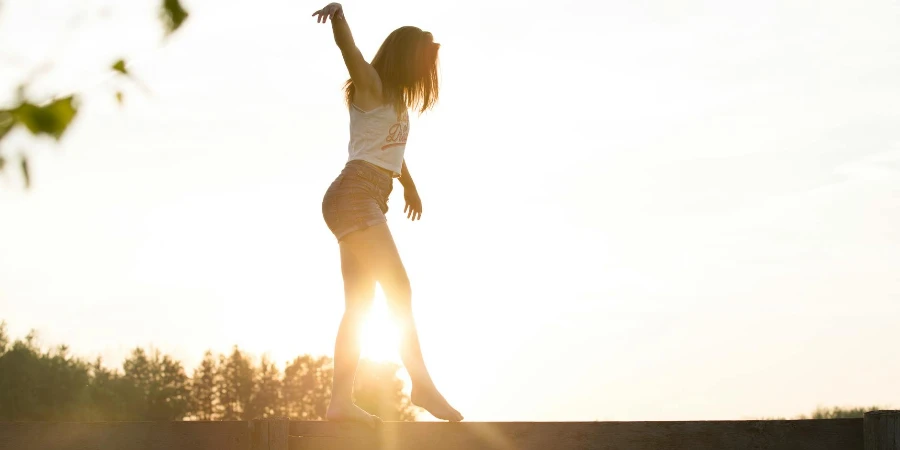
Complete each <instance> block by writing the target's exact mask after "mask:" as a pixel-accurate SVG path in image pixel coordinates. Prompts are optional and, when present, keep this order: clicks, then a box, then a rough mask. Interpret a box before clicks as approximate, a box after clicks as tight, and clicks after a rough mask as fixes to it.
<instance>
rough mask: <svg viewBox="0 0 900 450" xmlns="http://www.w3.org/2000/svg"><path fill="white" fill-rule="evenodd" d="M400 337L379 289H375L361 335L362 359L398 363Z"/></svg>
mask: <svg viewBox="0 0 900 450" xmlns="http://www.w3.org/2000/svg"><path fill="white" fill-rule="evenodd" d="M399 345H400V336H399V330H398V329H397V326H396V325H395V324H394V321H393V320H392V319H391V315H390V313H389V312H388V308H387V302H386V301H385V298H384V293H383V292H382V291H381V287H380V286H379V287H377V288H376V289H375V303H374V304H373V305H372V309H371V311H369V316H368V318H367V319H366V324H365V326H364V328H363V334H362V357H363V358H366V359H370V360H372V361H379V362H398V363H399V362H400V350H399Z"/></svg>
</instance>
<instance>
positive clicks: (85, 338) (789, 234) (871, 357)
mask: <svg viewBox="0 0 900 450" xmlns="http://www.w3.org/2000/svg"><path fill="white" fill-rule="evenodd" d="M156 3H157V2H156V1H155V0H154V1H151V0H134V1H131V2H129V3H127V4H126V3H123V4H115V3H107V2H105V1H102V0H94V1H92V2H88V3H86V4H84V5H87V6H84V5H79V6H73V5H70V4H68V3H67V2H63V1H62V0H27V1H26V0H7V1H5V2H4V3H3V8H2V10H0V42H2V43H3V44H4V45H2V46H0V47H2V48H3V49H4V50H2V51H0V57H2V59H3V60H4V64H2V65H0V80H2V82H3V83H4V84H3V86H6V87H10V89H5V90H2V91H0V103H6V102H7V101H9V100H10V99H11V97H10V96H11V95H12V94H14V89H12V87H14V86H15V85H16V83H17V82H20V81H21V80H22V79H23V77H25V74H27V73H30V72H31V70H32V69H34V67H35V66H38V65H40V63H41V62H42V61H44V60H45V59H48V58H49V59H52V60H54V61H55V62H56V63H57V65H56V67H54V68H53V70H52V71H51V72H49V73H47V74H44V75H42V77H41V78H39V79H38V81H37V82H36V83H35V84H34V85H33V86H32V88H33V90H34V92H35V93H37V94H36V95H40V93H45V92H53V91H55V90H60V91H66V92H67V91H71V90H77V91H83V92H85V98H84V103H83V105H82V107H81V110H80V111H79V115H78V117H77V118H76V120H75V122H73V124H72V126H71V129H70V130H69V131H67V133H66V135H65V137H64V138H63V139H62V141H61V142H60V143H59V144H57V145H54V144H52V143H50V142H47V141H41V140H37V139H34V138H32V137H31V136H29V135H28V134H27V133H26V132H24V131H23V130H17V131H14V132H13V133H11V134H10V136H8V137H7V138H6V139H5V140H4V142H3V144H2V148H3V149H4V150H8V151H11V152H14V151H18V149H20V148H22V149H27V150H29V151H30V152H31V153H30V154H31V163H32V164H31V167H32V186H31V188H30V189H29V190H24V189H23V188H21V187H20V185H21V183H20V181H21V180H20V177H18V176H17V175H15V174H12V173H10V171H9V170H7V171H5V172H3V173H2V175H0V205H3V206H2V209H3V211H4V217H3V220H2V221H0V231H2V235H3V236H4V238H3V239H0V310H2V311H3V313H2V314H3V315H2V316H0V320H5V321H6V322H7V324H8V327H9V334H10V336H11V338H13V339H16V338H19V337H24V336H25V334H26V333H27V332H28V331H29V330H30V329H36V330H37V331H38V333H39V335H40V336H41V341H42V342H43V343H44V344H46V346H54V345H57V344H66V345H69V346H70V347H71V350H72V351H73V353H74V354H76V355H79V356H83V357H88V358H91V357H92V356H96V355H99V356H102V357H103V358H104V360H105V361H107V362H108V364H109V365H110V366H111V367H115V366H116V365H117V364H118V365H120V364H121V361H122V360H123V359H124V357H125V356H126V355H127V353H128V352H129V351H130V350H131V349H133V348H134V347H149V346H153V347H155V348H158V349H160V351H162V352H163V353H166V354H170V355H172V356H173V357H174V358H175V359H177V360H179V361H181V362H182V363H183V364H184V366H185V370H187V371H192V370H193V368H194V367H196V365H197V364H198V363H199V361H200V359H201V358H202V355H203V352H204V351H205V350H206V349H211V350H213V352H214V353H223V352H227V351H228V349H230V348H231V347H232V346H233V345H238V346H239V347H240V348H241V349H242V350H243V351H246V352H248V353H250V354H252V355H254V356H256V357H259V356H260V355H261V354H263V353H268V354H270V355H271V357H272V359H273V361H274V362H276V363H277V364H278V365H279V367H283V364H284V362H285V360H287V359H289V358H293V357H295V356H297V355H300V354H314V355H331V354H332V347H333V344H334V337H335V332H336V330H337V325H338V322H339V320H340V316H341V313H342V310H343V298H342V287H341V273H340V266H339V258H338V247H337V245H336V244H335V242H334V240H333V236H332V235H330V234H329V233H328V229H327V228H326V226H325V224H324V222H323V220H322V217H321V211H320V209H319V206H320V204H321V198H322V195H323V194H324V192H325V190H326V189H327V187H328V185H329V183H330V182H331V181H332V180H333V179H334V177H335V176H337V174H338V173H339V172H340V170H341V168H342V167H343V164H344V161H345V159H346V145H347V143H346V142H347V138H348V133H347V111H346V109H345V106H344V105H343V103H342V100H343V98H342V93H341V86H342V84H343V82H344V80H345V79H346V77H347V74H346V69H345V67H344V66H343V63H342V61H341V57H340V52H339V51H338V49H337V47H336V46H335V45H334V41H333V38H332V35H331V30H330V26H323V25H321V24H316V23H315V19H314V18H310V17H309V14H310V13H311V12H312V11H314V10H315V9H318V8H319V7H321V5H318V4H312V3H308V2H302V3H296V2H290V1H287V0H265V1H262V2H258V3H256V4H254V6H253V7H252V8H248V7H246V6H245V5H241V4H225V5H222V4H217V3H216V2H213V1H212V0H193V1H187V0H185V1H184V2H183V3H184V4H185V6H186V7H187V9H188V10H190V12H191V16H190V18H189V19H188V21H187V22H185V24H184V26H183V27H182V29H180V30H179V31H178V32H177V33H176V34H174V35H173V36H172V38H171V39H169V40H168V41H167V42H166V43H165V44H164V45H162V46H160V44H159V39H158V38H159V34H160V33H159V30H158V25H157V24H156V22H155V21H156V16H155V15H154V14H155V13H154V10H153V8H152V7H153V6H154V5H156ZM342 4H343V5H344V8H345V10H346V15H347V19H348V22H349V24H350V26H351V28H352V30H353V33H354V37H355V39H356V41H357V44H358V45H359V47H360V49H361V51H362V53H363V55H364V56H365V57H367V58H370V57H371V56H372V55H374V52H375V50H376V49H377V48H378V46H379V45H380V44H381V40H382V39H383V38H384V36H386V35H387V33H388V32H390V30H392V29H394V28H396V27H398V26H400V25H405V24H418V25H417V26H420V27H421V28H422V29H425V30H428V31H431V32H432V33H433V34H434V36H435V41H437V42H440V43H441V49H440V58H441V63H440V64H441V65H440V73H441V82H442V85H441V100H440V102H438V104H437V105H436V108H435V109H434V110H433V111H430V112H428V113H427V114H425V115H423V116H421V117H419V116H418V115H417V114H410V121H411V127H410V133H409V144H408V147H407V153H406V154H407V157H408V163H409V168H410V172H411V173H412V175H413V177H414V178H415V180H416V184H417V186H418V187H419V190H420V192H421V194H422V200H423V203H424V212H423V215H422V221H416V222H415V223H410V222H408V221H407V220H406V219H405V216H404V215H403V214H402V212H401V211H402V209H403V208H402V206H403V204H402V202H403V196H402V192H403V189H402V187H401V186H399V184H398V183H395V184H394V191H393V193H392V194H391V202H390V203H389V206H390V211H389V212H388V214H387V216H388V224H389V226H390V227H391V230H392V232H393V234H394V238H395V240H396V242H397V245H398V247H399V250H400V255H401V257H403V260H404V264H405V265H406V267H407V270H408V272H409V275H410V279H411V282H412V287H413V309H414V310H415V314H416V319H417V321H418V326H419V333H420V336H421V340H422V343H423V351H424V354H425V359H426V361H427V362H428V364H429V368H430V371H431V372H432V373H433V375H434V377H435V379H436V382H437V384H438V385H439V386H441V390H442V391H443V392H444V395H445V396H446V397H447V398H448V399H449V400H450V401H451V402H452V403H454V405H456V406H457V408H458V409H459V410H460V411H462V412H463V413H464V414H465V416H466V420H467V421H479V420H488V421H515V420H527V421H547V420H559V421H567V420H700V419H739V418H743V417H771V416H795V415H797V414H804V413H808V412H809V411H811V410H812V409H813V408H815V407H816V406H819V405H823V406H832V405H836V406H842V405H847V406H863V405H871V404H879V405H885V406H900V391H896V392H894V393H893V394H892V396H889V397H888V398H884V390H883V389H880V387H882V386H888V385H890V384H891V383H894V381H895V380H896V379H898V378H900V359H897V358H894V359H890V358H885V357H884V355H885V353H884V350H885V349H886V348H888V346H889V342H896V341H897V339H898V338H900V328H898V327H896V317H897V316H898V314H900V301H898V300H900V277H897V273H900V227H897V226H896V224H897V223H900V127H897V124H898V123H900V110H898V108H896V106H895V105H897V104H900V82H898V81H897V80H900V58H898V56H900V30H898V29H897V27H896V23H898V19H900V8H898V7H897V6H896V5H895V4H892V3H891V2H889V1H886V0H885V1H881V0H878V1H875V2H870V3H866V4H864V5H862V4H860V5H848V4H845V3H843V2H838V1H831V0H829V1H822V2H817V3H814V4H813V3H808V4H807V3H804V4H791V5H786V4H783V3H780V2H777V1H775V0H768V1H763V2H761V3H760V2H757V3H754V4H752V5H749V4H744V3H741V2H737V1H729V2H725V3H717V4H714V5H709V4H705V3H701V2H689V3H687V4H682V5H680V6H678V7H677V8H675V7H673V6H671V5H668V4H666V3H665V2H663V1H662V0H649V1H647V2H644V3H640V4H628V5H619V4H616V5H598V4H583V3H578V2H569V3H567V4H565V5H568V6H572V10H574V11H577V14H570V15H569V16H567V17H566V18H565V20H561V19H560V18H558V17H554V16H553V13H550V14H549V15H548V12H547V11H544V10H542V9H539V8H519V7H516V6H515V4H513V3H511V2H508V1H502V2H499V3H492V4H489V5H476V4H474V3H472V2H457V3H455V4H453V3H449V2H448V3H431V2H428V3H417V2H413V1H412V0H397V1H388V2H387V3H383V4H379V5H373V4H367V3H364V2H352V3H351V2H342ZM565 5H564V6H565ZM82 7H85V8H87V9H86V10H87V11H95V10H106V13H107V14H108V17H106V18H103V17H94V16H93V15H91V14H92V13H89V14H87V15H86V16H79V11H80V8H82ZM476 7H477V8H478V9H479V11H480V13H481V14H480V15H471V13H470V12H469V8H476ZM73 17H75V18H78V17H81V18H82V19H81V20H83V21H84V22H83V23H82V25H83V26H81V27H78V28H75V29H68V28H67V26H68V24H71V23H73V22H72V21H73V20H74V19H73ZM85 17H88V19H85ZM42 33H49V35H46V34H42ZM48 36H49V37H48ZM23 37H24V38H25V39H23ZM120 57H127V58H128V60H129V61H130V64H129V66H128V67H129V71H131V72H132V73H133V74H134V76H135V77H136V78H137V79H138V80H140V82H141V83H142V84H143V85H146V86H147V88H148V89H149V91H150V93H145V92H144V91H143V90H142V89H141V88H140V87H138V86H136V85H135V84H134V83H129V82H128V81H127V80H121V79H119V78H116V77H113V76H111V75H110V73H109V70H108V67H109V66H110V65H111V64H112V62H114V61H115V60H117V59H118V58H120ZM118 89H121V90H122V91H123V92H124V93H125V100H124V105H123V106H121V107H120V106H119V105H117V103H116V101H115V98H114V93H115V91H116V90H118ZM892 223H893V224H894V225H891V224H892ZM376 300H377V303H376V308H375V310H374V312H373V314H374V315H373V320H372V322H371V324H370V328H369V329H368V331H367V337H368V339H369V345H368V347H367V348H365V350H364V352H365V353H364V356H369V357H373V358H375V359H377V360H387V361H394V362H399V358H398V356H397V352H396V350H395V348H394V347H395V344H396V336H394V335H393V334H392V333H393V331H392V329H391V328H390V322H389V320H388V319H387V312H386V308H385V306H384V299H383V296H382V294H381V292H380V289H379V290H378V294H377V297H376ZM882 346H883V347H882ZM471 367H478V368H480V370H478V371H477V372H475V373H472V372H470V371H467V369H468V368H471ZM401 372H403V371H401ZM861 374H865V376H861ZM536 387H537V388H536ZM523 392H528V395H522V393H523Z"/></svg>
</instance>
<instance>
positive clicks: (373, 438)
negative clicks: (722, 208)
mask: <svg viewBox="0 0 900 450" xmlns="http://www.w3.org/2000/svg"><path fill="white" fill-rule="evenodd" d="M290 434H291V438H290V450H421V449H428V450H575V449H578V450H750V449H752V450H869V449H864V448H863V421H862V419H830V420H771V421H769V420H767V421H699V422H461V423H442V422H414V423H410V422H387V423H385V424H384V425H383V426H382V428H381V429H380V430H378V431H373V430H370V429H366V428H365V427H363V426H361V425H354V424H338V423H331V422H303V421H293V422H291V424H290ZM876 450H884V449H880V448H879V449H876ZM891 450H897V449H893V448H891Z"/></svg>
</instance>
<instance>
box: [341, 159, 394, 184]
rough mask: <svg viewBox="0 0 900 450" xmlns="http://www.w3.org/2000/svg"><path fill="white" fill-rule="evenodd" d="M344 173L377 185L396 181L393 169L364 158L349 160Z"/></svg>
mask: <svg viewBox="0 0 900 450" xmlns="http://www.w3.org/2000/svg"><path fill="white" fill-rule="evenodd" d="M342 173H343V174H344V175H347V174H350V175H352V176H356V177H358V178H362V179H364V180H367V181H370V182H372V183H374V184H376V185H390V184H391V183H393V181H394V179H393V177H394V172H393V171H392V170H390V169H386V168H384V167H381V166H379V165H377V164H375V163H373V162H371V161H366V160H363V159H351V160H349V161H347V164H346V165H345V166H344V170H343V172H342Z"/></svg>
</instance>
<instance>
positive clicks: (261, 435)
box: [250, 419, 269, 450]
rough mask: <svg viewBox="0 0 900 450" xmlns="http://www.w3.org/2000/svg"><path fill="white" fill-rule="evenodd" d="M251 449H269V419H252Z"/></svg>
mask: <svg viewBox="0 0 900 450" xmlns="http://www.w3.org/2000/svg"><path fill="white" fill-rule="evenodd" d="M250 450H269V421H267V420H260V419H257V420H251V421H250Z"/></svg>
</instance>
